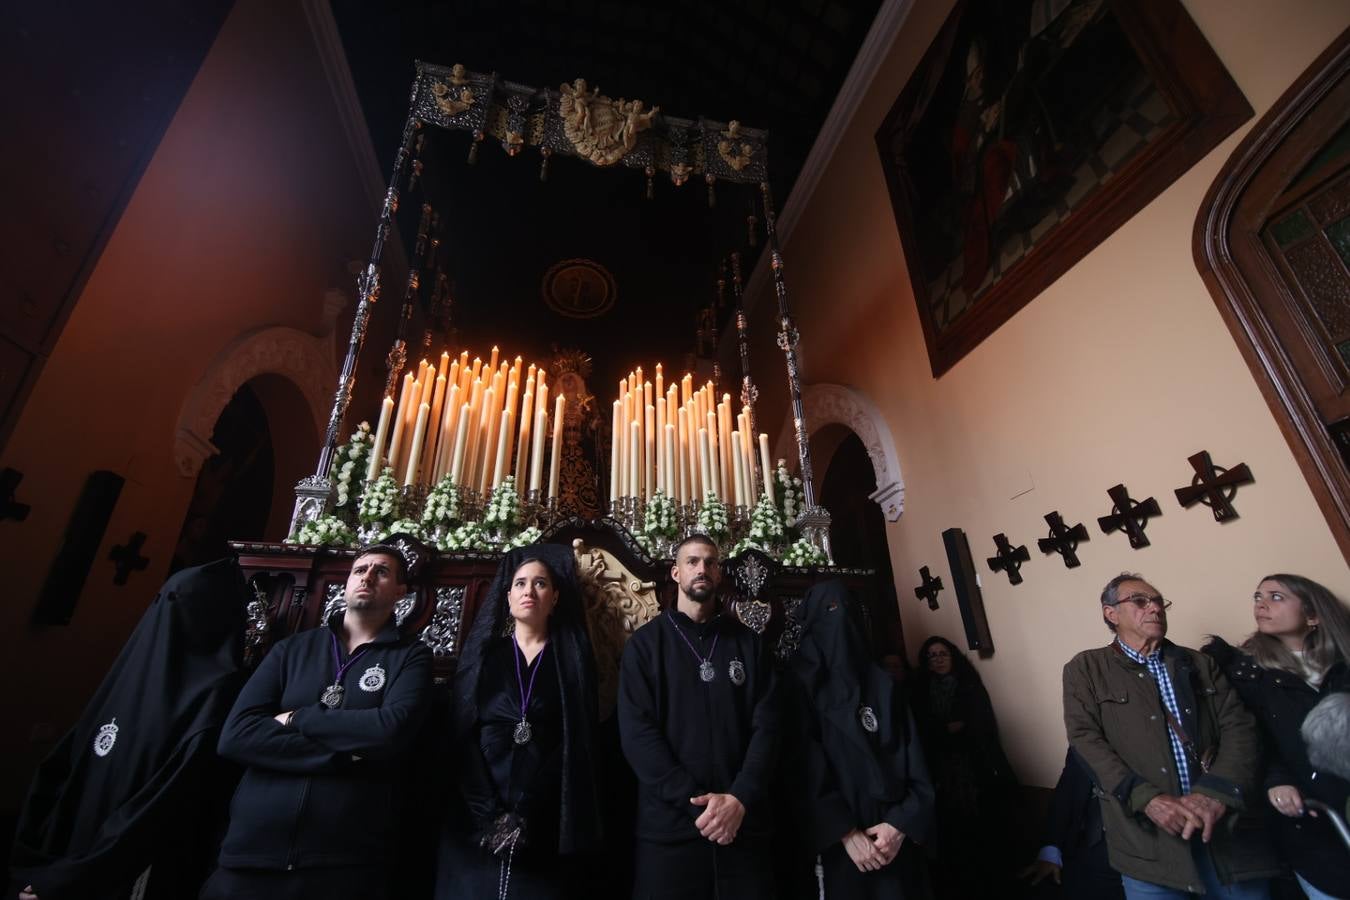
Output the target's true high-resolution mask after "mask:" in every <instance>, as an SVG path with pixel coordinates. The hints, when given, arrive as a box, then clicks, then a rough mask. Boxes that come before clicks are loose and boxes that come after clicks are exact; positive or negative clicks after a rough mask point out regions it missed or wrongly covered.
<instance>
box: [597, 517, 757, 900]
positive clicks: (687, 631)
mask: <svg viewBox="0 0 1350 900" xmlns="http://www.w3.org/2000/svg"><path fill="white" fill-rule="evenodd" d="M671 578H672V579H674V580H675V582H676V585H677V587H678V594H677V597H676V603H675V606H674V608H672V609H668V610H666V612H664V613H663V614H662V615H660V616H658V617H656V618H655V619H653V620H652V621H650V622H648V623H647V624H646V625H644V626H642V627H641V628H639V629H638V630H637V632H636V633H634V635H633V637H632V638H631V639H630V640H629V641H628V646H627V647H626V648H625V650H624V654H623V662H622V666H621V670H620V680H619V702H618V712H619V734H620V737H621V739H622V743H623V750H624V755H625V756H626V757H627V759H628V762H629V764H630V765H631V766H632V767H633V771H634V772H635V773H636V774H637V779H638V814H637V853H636V869H637V877H636V883H635V885H634V896H635V897H638V898H644V900H645V898H651V900H658V898H659V900H666V898H706V897H714V896H716V897H737V898H752V900H753V898H760V897H768V896H769V895H770V891H771V882H772V879H771V877H770V874H769V865H768V840H769V833H770V829H771V821H770V820H771V806H770V802H769V799H770V798H769V796H768V793H769V784H770V780H771V778H772V775H773V770H774V766H775V757H776V753H777V744H778V727H779V713H778V701H777V696H776V689H775V679H774V674H773V670H772V667H771V664H770V660H769V656H768V653H767V651H766V649H765V648H764V646H763V645H762V643H761V641H760V638H759V635H757V634H755V632H753V631H752V630H750V629H749V628H747V627H746V626H745V625H743V624H742V623H741V622H740V621H739V620H737V619H736V618H735V617H734V616H732V615H730V614H728V613H727V612H725V611H724V610H723V609H722V607H721V606H720V604H719V603H718V602H717V598H716V595H717V586H718V584H719V583H720V582H721V578H722V571H721V564H720V560H719V555H718V550H717V545H716V544H714V543H713V542H712V541H711V540H710V539H708V538H707V537H706V536H704V535H695V536H694V537H691V538H688V539H687V540H685V541H684V542H682V543H681V544H680V545H679V546H678V547H677V548H676V552H675V565H674V566H673V567H672V569H671Z"/></svg>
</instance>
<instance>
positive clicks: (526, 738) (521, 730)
mask: <svg viewBox="0 0 1350 900" xmlns="http://www.w3.org/2000/svg"><path fill="white" fill-rule="evenodd" d="M532 737H534V729H533V728H531V727H530V723H529V722H528V721H526V720H525V719H521V720H520V721H519V722H517V723H516V730H515V731H513V732H511V738H512V740H514V741H515V742H516V743H517V744H519V745H520V746H522V747H523V746H525V745H526V744H528V743H529V742H530V738H532Z"/></svg>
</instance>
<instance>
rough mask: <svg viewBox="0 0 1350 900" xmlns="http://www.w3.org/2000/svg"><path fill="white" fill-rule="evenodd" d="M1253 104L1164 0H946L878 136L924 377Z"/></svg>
mask: <svg viewBox="0 0 1350 900" xmlns="http://www.w3.org/2000/svg"><path fill="white" fill-rule="evenodd" d="M1251 115H1252V109H1251V106H1250V105H1249V104H1248V103H1247V101H1246V98H1244V97H1243V96H1242V93H1241V91H1239V90H1238V87H1237V85H1236V84H1235V83H1234V82H1233V80H1232V78H1231V77H1230V76H1229V74H1228V72H1227V70H1226V69H1224V67H1223V64H1222V63H1221V62H1220V61H1219V58H1218V57H1217V56H1216V55H1215V54H1214V51H1213V50H1212V49H1211V48H1210V46H1209V44H1208V43H1207V42H1206V41H1205V39H1204V36H1203V35H1202V34H1201V33H1200V30H1199V29H1198V28H1197V27H1196V25H1195V23H1194V22H1193V21H1192V20H1191V18H1190V17H1189V16H1188V15H1187V14H1186V11H1185V10H1184V9H1183V8H1182V6H1181V3H1180V2H1179V0H1114V2H1113V0H1003V2H999V0H966V2H958V3H957V5H956V7H955V9H954V10H953V11H952V13H951V15H950V16H949V17H948V19H947V21H946V23H945V24H944V25H943V27H942V29H941V30H940V31H939V33H938V36H937V38H936V39H935V40H934V41H933V44H932V46H930V47H929V48H928V51H927V52H926V53H925V54H924V57H923V59H922V60H921V61H920V63H919V65H918V67H917V68H916V70H915V71H914V74H913V75H912V76H911V77H910V79H909V81H908V83H907V84H906V85H905V87H904V88H903V89H902V90H901V93H900V95H899V97H898V98H897V99H896V101H895V104H894V105H893V106H892V107H891V110H890V112H889V113H888V114H887V116H886V118H885V120H884V121H883V122H882V125H881V128H880V129H879V130H878V131H877V134H876V142H877V148H878V150H879V152H880V154H881V162H882V166H883V168H884V169H885V173H886V181H887V187H888V189H889V191H890V196H891V205H892V208H893V210H894V213H895V221H896V226H897V228H898V229H899V231H900V239H901V243H902V246H903V248H904V252H905V260H906V264H907V266H908V268H909V276H910V281H911V283H912V284H913V287H914V297H915V300H916V302H917V303H918V306H919V318H920V320H921V321H922V322H923V328H924V338H925V340H926V343H927V346H928V358H929V363H930V364H931V366H932V370H933V375H934V377H937V376H939V375H941V374H942V373H943V372H945V371H946V370H947V369H949V368H951V367H952V366H953V365H954V364H955V363H956V362H957V361H958V360H960V359H961V357H963V356H964V355H965V354H967V353H969V352H970V351H971V350H972V349H974V347H975V346H976V345H977V344H978V343H979V342H980V341H982V340H983V339H984V338H986V337H988V336H989V335H990V334H992V333H993V332H994V331H995V330H996V329H997V328H998V327H999V326H1000V325H1002V324H1003V323H1004V322H1006V321H1007V320H1008V319H1009V318H1011V317H1012V315H1013V314H1014V313H1016V312H1017V311H1018V310H1019V309H1021V308H1022V307H1023V306H1025V305H1026V304H1027V303H1029V302H1030V301H1031V300H1032V299H1033V298H1034V297H1035V296H1036V295H1037V294H1039V293H1040V292H1041V291H1043V290H1044V289H1045V288H1046V287H1048V286H1049V285H1050V284H1051V283H1052V282H1053V281H1054V280H1055V279H1056V278H1058V277H1059V276H1060V275H1062V274H1063V273H1064V272H1066V271H1068V269H1069V268H1070V267H1072V266H1073V264H1074V263H1076V262H1077V261H1078V260H1080V259H1082V258H1083V257H1084V256H1085V255H1086V254H1087V253H1088V252H1089V251H1090V250H1091V249H1092V248H1093V247H1095V246H1097V244H1099V243H1101V242H1102V241H1103V240H1104V239H1105V238H1106V237H1107V236H1109V235H1110V234H1111V233H1112V232H1113V231H1115V230H1116V229H1117V228H1119V227H1120V226H1121V225H1122V224H1124V223H1125V222H1126V221H1127V220H1128V219H1129V218H1130V217H1131V216H1133V215H1134V214H1135V213H1137V212H1138V211H1139V210H1140V209H1142V208H1143V207H1144V205H1145V204H1147V203H1148V202H1149V201H1150V200H1152V199H1153V198H1154V197H1156V196H1157V195H1158V194H1159V193H1161V192H1162V191H1163V189H1164V188H1166V187H1167V186H1168V185H1169V184H1171V183H1172V182H1173V181H1175V180H1176V179H1177V178H1178V177H1180V176H1181V174H1182V173H1184V172H1185V171H1186V170H1187V169H1189V168H1190V167H1191V166H1192V165H1194V164H1195V163H1196V162H1197V161H1199V160H1200V159H1201V158H1202V157H1203V156H1204V155H1205V154H1206V153H1207V152H1209V151H1210V150H1211V149H1213V148H1214V146H1215V145H1217V144H1218V143H1219V141H1221V140H1223V139H1224V138H1225V137H1227V136H1228V135H1229V134H1231V133H1232V132H1233V131H1234V129H1236V128H1237V127H1238V126H1239V125H1240V124H1242V123H1243V122H1244V121H1246V120H1247V119H1248V118H1250V117H1251Z"/></svg>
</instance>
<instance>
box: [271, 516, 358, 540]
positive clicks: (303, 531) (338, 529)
mask: <svg viewBox="0 0 1350 900" xmlns="http://www.w3.org/2000/svg"><path fill="white" fill-rule="evenodd" d="M286 543H288V544H306V545H311V546H317V547H349V546H352V545H354V544H355V543H356V533H355V532H354V531H352V529H351V526H350V525H348V524H347V523H346V522H344V521H342V520H341V519H339V518H338V517H337V516H323V517H322V518H319V519H313V520H311V521H309V522H305V523H304V524H302V525H301V526H300V527H299V528H298V529H297V530H296V532H295V535H294V536H293V537H289V538H287V539H286Z"/></svg>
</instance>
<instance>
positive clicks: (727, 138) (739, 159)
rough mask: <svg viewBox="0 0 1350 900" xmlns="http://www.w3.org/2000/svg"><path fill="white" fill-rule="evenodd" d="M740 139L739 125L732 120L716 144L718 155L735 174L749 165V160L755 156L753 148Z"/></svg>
mask: <svg viewBox="0 0 1350 900" xmlns="http://www.w3.org/2000/svg"><path fill="white" fill-rule="evenodd" d="M740 137H741V123H740V122H737V121H736V120H734V119H733V120H732V121H730V122H728V123H727V130H726V131H724V132H722V140H720V141H718V142H717V153H718V155H719V156H721V157H722V159H723V160H724V161H725V162H726V164H727V165H729V166H731V168H733V169H735V170H736V171H737V172H740V171H742V170H743V169H744V168H745V167H746V166H748V165H750V159H751V157H753V156H754V155H755V148H754V147H753V146H752V145H750V144H747V143H746V142H744V141H742V140H741V139H740Z"/></svg>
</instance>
